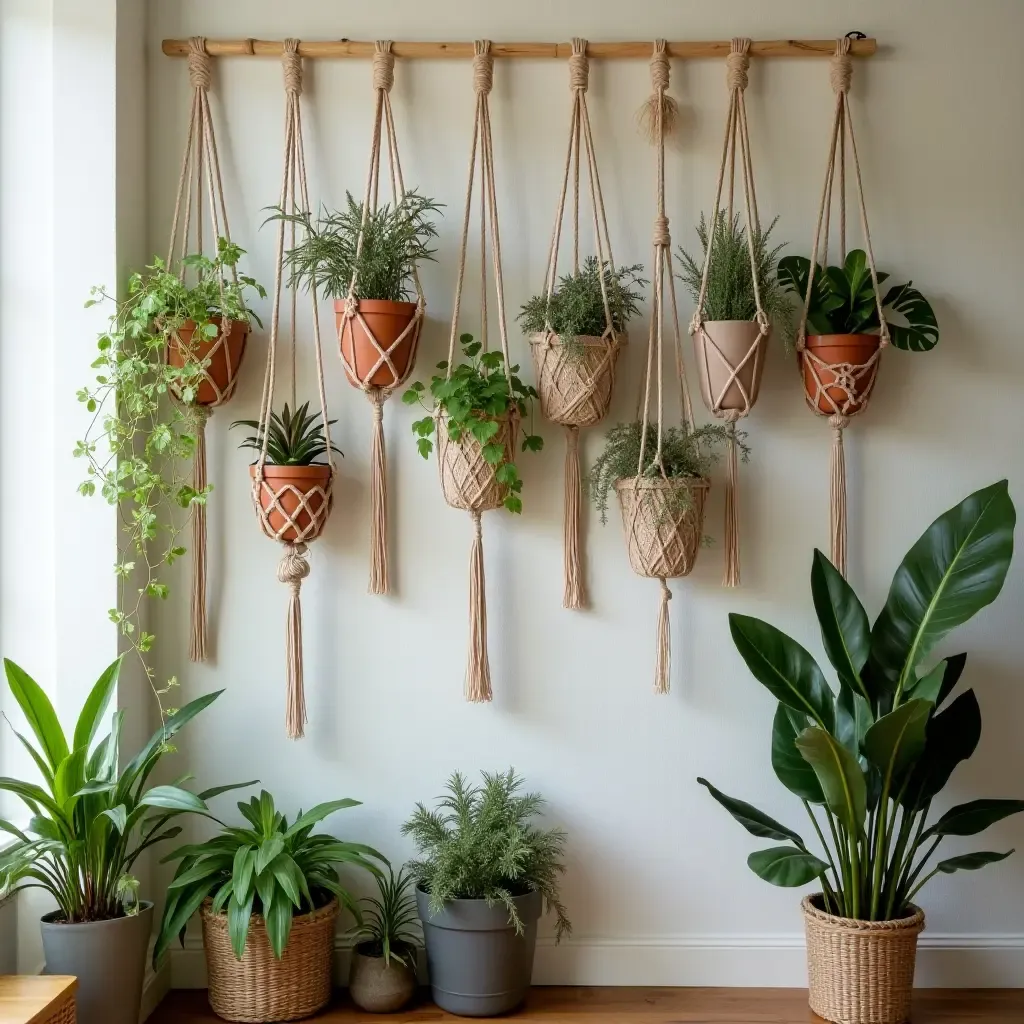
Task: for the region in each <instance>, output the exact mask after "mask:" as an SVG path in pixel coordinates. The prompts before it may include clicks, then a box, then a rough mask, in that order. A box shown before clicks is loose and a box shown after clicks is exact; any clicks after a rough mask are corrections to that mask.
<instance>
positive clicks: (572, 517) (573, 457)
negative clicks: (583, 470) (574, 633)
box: [562, 427, 587, 610]
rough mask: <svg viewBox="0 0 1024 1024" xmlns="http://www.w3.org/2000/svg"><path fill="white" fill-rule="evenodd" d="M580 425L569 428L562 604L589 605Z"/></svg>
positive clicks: (564, 514) (566, 442)
mask: <svg viewBox="0 0 1024 1024" xmlns="http://www.w3.org/2000/svg"><path fill="white" fill-rule="evenodd" d="M580 490H581V488H580V428H579V427H566V428H565V501H564V506H563V510H562V541H563V549H564V554H565V593H564V594H563V595H562V607H563V608H572V609H574V610H579V609H580V608H586V606H587V588H586V584H585V583H584V581H583V550H582V545H581V544H580V505H581V494H580Z"/></svg>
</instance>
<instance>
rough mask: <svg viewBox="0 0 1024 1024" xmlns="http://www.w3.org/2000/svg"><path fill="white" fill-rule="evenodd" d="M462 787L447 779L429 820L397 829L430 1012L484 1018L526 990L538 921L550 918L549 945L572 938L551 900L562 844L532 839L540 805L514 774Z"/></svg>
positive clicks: (419, 811) (418, 814)
mask: <svg viewBox="0 0 1024 1024" xmlns="http://www.w3.org/2000/svg"><path fill="white" fill-rule="evenodd" d="M482 775H483V785H481V786H471V785H470V784H469V783H468V782H467V781H466V779H465V778H464V777H463V776H462V775H461V774H460V773H459V772H456V773H455V774H454V775H452V777H451V778H450V779H449V781H448V792H447V793H446V794H445V795H444V796H442V797H441V798H440V799H439V800H438V809H437V810H428V809H427V808H426V807H425V806H424V805H423V804H417V805H416V811H415V813H414V814H413V816H412V817H411V818H410V819H409V820H408V821H407V822H406V823H405V825H403V826H402V833H403V835H407V836H411V837H412V838H413V840H414V841H415V842H416V845H417V847H418V848H419V854H420V857H419V859H417V860H414V861H411V862H410V864H409V870H410V871H411V872H412V874H413V876H414V877H415V878H416V880H417V883H418V884H417V887H416V902H417V905H418V907H419V914H420V918H421V920H422V921H423V936H424V940H425V945H426V951H427V967H428V970H429V973H430V985H431V990H432V994H433V997H434V1002H436V1003H437V1005H438V1006H440V1007H441V1008H442V1009H443V1010H447V1011H449V1012H450V1013H456V1014H459V1015H461V1016H467V1017H493V1016H497V1015H498V1014H502V1013H507V1012H508V1011H509V1010H512V1009H514V1008H515V1007H516V1006H518V1005H519V1004H520V1003H521V1002H522V1001H523V1000H524V999H525V998H526V993H527V991H528V990H529V987H530V978H531V975H532V973H533V954H534V948H535V946H536V942H537V921H538V920H539V918H540V916H541V913H542V911H543V910H544V909H545V908H546V909H548V910H554V911H555V915H556V917H557V923H556V925H555V937H556V940H557V939H561V937H562V936H563V935H567V934H568V933H569V932H570V931H571V927H572V926H571V925H570V924H569V919H568V917H567V916H566V912H565V907H564V906H563V905H562V902H561V900H560V899H559V892H558V882H559V876H560V875H561V874H562V873H563V872H564V870H565V865H564V864H563V862H562V857H563V854H564V850H565V843H566V834H565V833H564V832H563V831H561V829H541V828H539V827H538V826H537V825H536V824H534V821H533V819H534V817H535V816H536V815H537V814H538V812H539V811H540V809H541V808H542V806H543V803H544V801H543V800H542V798H541V797H540V796H539V794H537V793H523V792H521V790H522V786H523V780H522V779H521V778H520V777H519V776H518V775H516V773H515V770H514V769H511V768H510V769H509V770H508V771H507V772H498V773H495V774H493V775H492V774H489V773H487V772H483V773H482Z"/></svg>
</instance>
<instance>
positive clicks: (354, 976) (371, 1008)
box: [348, 942, 416, 1013]
mask: <svg viewBox="0 0 1024 1024" xmlns="http://www.w3.org/2000/svg"><path fill="white" fill-rule="evenodd" d="M370 945H371V944H370V943H367V942H364V943H361V944H360V945H358V946H356V948H355V949H353V950H352V969H351V972H350V974H349V982H348V993H349V995H350V996H351V997H352V1002H354V1003H355V1004H356V1006H358V1007H359V1009H360V1010H366V1011H367V1013H397V1012H398V1011H399V1010H401V1009H403V1008H404V1007H406V1006H407V1005H408V1004H409V1002H410V1000H411V999H412V997H413V996H414V995H415V994H416V972H415V971H414V970H412V968H410V967H409V965H408V964H406V963H404V962H402V961H398V962H396V961H394V960H391V961H385V959H384V957H382V956H372V955H371V954H370V952H369V950H370Z"/></svg>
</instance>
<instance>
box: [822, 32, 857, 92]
mask: <svg viewBox="0 0 1024 1024" xmlns="http://www.w3.org/2000/svg"><path fill="white" fill-rule="evenodd" d="M830 65H831V66H830V68H829V74H828V77H829V81H830V82H831V83H832V91H833V92H836V93H840V92H841V93H847V92H849V91H850V81H851V79H852V78H853V58H852V57H851V56H850V40H849V39H846V38H843V39H837V40H836V52H835V56H833V58H832V60H831V62H830Z"/></svg>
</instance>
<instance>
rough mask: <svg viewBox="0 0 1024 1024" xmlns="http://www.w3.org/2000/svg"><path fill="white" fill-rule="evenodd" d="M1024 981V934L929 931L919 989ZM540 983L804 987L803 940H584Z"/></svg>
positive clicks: (540, 949) (185, 961) (200, 981)
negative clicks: (953, 933)
mask: <svg viewBox="0 0 1024 1024" xmlns="http://www.w3.org/2000/svg"><path fill="white" fill-rule="evenodd" d="M349 951H350V947H349V946H348V944H346V943H344V942H339V943H338V944H337V945H336V953H337V956H336V959H335V981H336V983H337V984H339V985H344V984H345V983H346V982H347V979H348V963H349ZM1022 981H1024V934H1002V935H944V934H938V933H936V934H933V935H929V934H927V933H925V934H924V935H922V936H921V944H920V948H919V953H918V960H917V978H916V984H917V986H918V987H919V988H1018V987H1020V986H1021V984H1022ZM533 983H534V984H535V985H652V986H668V987H673V986H694V985H709V986H726V987H737V988H746V987H765V988H802V987H804V986H805V985H806V984H807V964H806V960H805V953H804V939H803V936H802V935H796V934H794V935H727V936H710V935H680V936H655V937H652V938H632V939H602V938H577V939H570V940H567V941H566V942H563V943H561V944H560V945H557V946H556V945H555V944H554V941H553V940H551V939H546V940H545V939H541V940H540V941H539V942H538V944H537V956H536V960H535V961H534V969H533ZM170 986H171V988H205V987H206V961H205V958H204V955H203V943H202V938H201V937H200V936H198V935H189V936H187V937H186V940H185V948H184V949H181V948H175V949H174V950H173V951H172V952H171V954H170Z"/></svg>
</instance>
